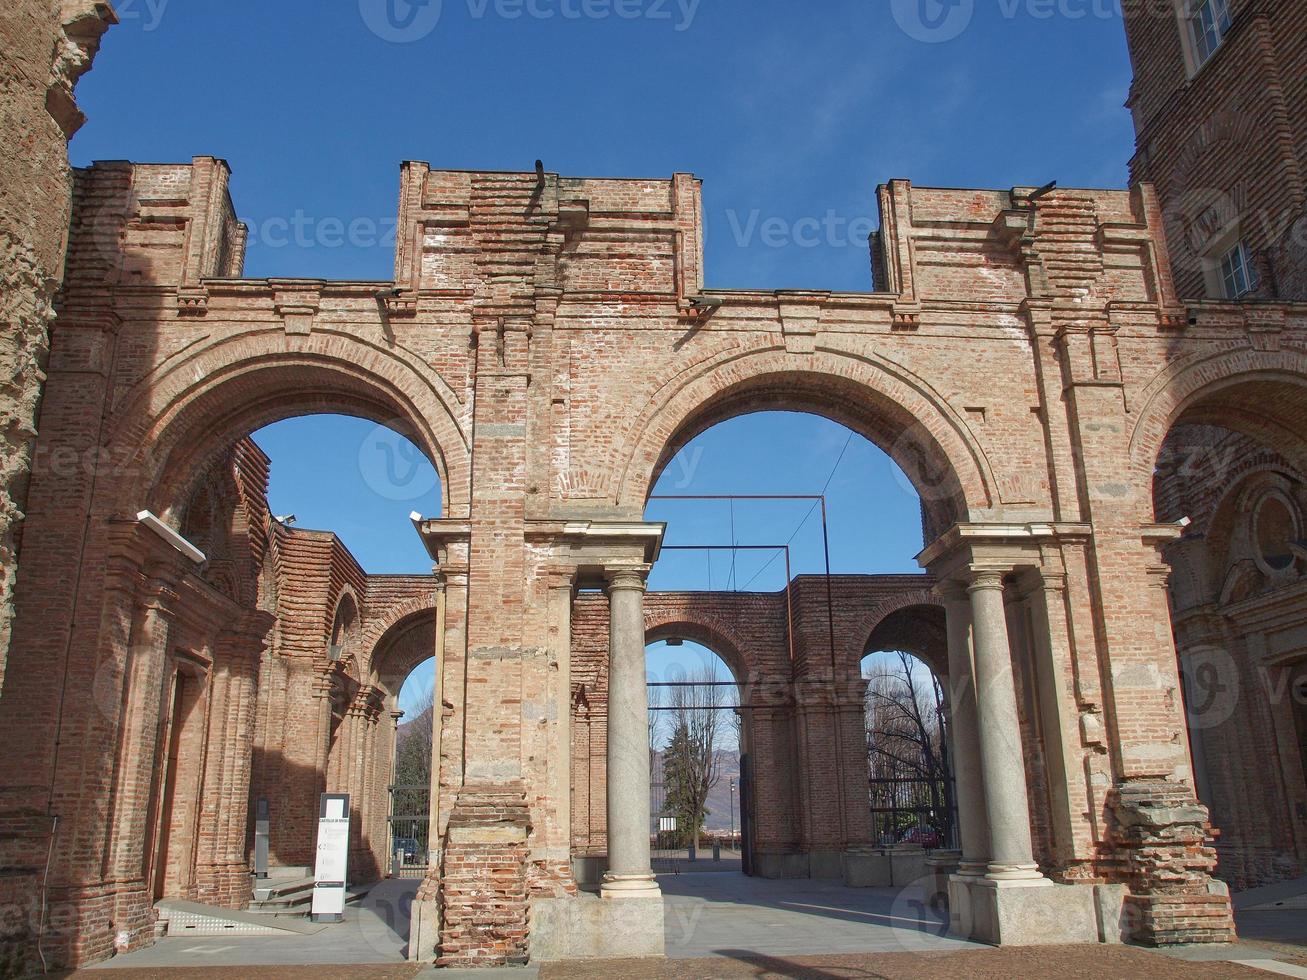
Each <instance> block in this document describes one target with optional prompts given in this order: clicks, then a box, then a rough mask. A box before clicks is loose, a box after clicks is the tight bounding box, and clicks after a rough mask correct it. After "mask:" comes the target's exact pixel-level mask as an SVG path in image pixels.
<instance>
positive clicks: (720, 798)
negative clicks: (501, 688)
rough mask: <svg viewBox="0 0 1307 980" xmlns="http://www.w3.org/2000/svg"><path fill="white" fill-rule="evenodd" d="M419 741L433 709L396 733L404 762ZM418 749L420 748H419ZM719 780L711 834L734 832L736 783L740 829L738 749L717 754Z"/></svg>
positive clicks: (658, 772)
mask: <svg viewBox="0 0 1307 980" xmlns="http://www.w3.org/2000/svg"><path fill="white" fill-rule="evenodd" d="M413 741H416V742H418V744H426V745H430V744H431V709H430V708H428V709H427V710H426V711H424V712H423V713H422V714H420V715H418V716H417V717H416V718H414V719H413V720H411V721H405V722H402V723H401V724H400V726H399V728H398V730H397V731H396V732H395V743H396V744H395V747H396V756H397V757H398V758H400V759H403V758H404V757H405V754H406V753H405V749H406V748H407V746H408V743H409V742H413ZM415 747H416V746H415ZM717 767H718V773H719V776H718V779H717V785H716V786H714V787H713V788H712V790H711V791H709V793H708V819H707V820H706V821H705V826H706V828H707V829H708V830H730V829H731V802H732V797H731V784H730V781H731V780H732V779H734V780H735V797H734V804H735V825H734V826H735V829H736V830H739V829H740V753H739V752H738V751H737V750H735V749H729V750H726V749H723V750H721V751H719V752H718V753H717ZM661 776H662V754H661V753H656V754H655V756H654V763H653V777H654V781H655V782H658V781H660V779H661Z"/></svg>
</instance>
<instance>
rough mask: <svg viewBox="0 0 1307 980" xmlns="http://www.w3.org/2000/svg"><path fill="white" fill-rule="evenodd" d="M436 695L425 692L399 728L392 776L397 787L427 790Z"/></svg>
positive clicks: (429, 775)
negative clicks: (413, 787) (408, 719)
mask: <svg viewBox="0 0 1307 980" xmlns="http://www.w3.org/2000/svg"><path fill="white" fill-rule="evenodd" d="M434 699H435V692H434V691H428V692H426V693H425V694H424V695H423V696H422V697H421V698H420V699H419V700H418V702H417V704H416V705H414V706H413V709H412V710H411V711H409V712H405V714H406V716H407V717H411V718H412V720H411V721H407V722H405V723H404V724H403V725H401V726H400V727H399V731H398V732H396V737H395V776H394V781H395V785H397V786H417V787H426V786H430V784H431V751H432V747H433V746H434V744H435V742H434V738H433V736H432V731H431V724H432V711H433V710H434V708H433V702H434Z"/></svg>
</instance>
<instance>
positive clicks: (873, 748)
mask: <svg viewBox="0 0 1307 980" xmlns="http://www.w3.org/2000/svg"><path fill="white" fill-rule="evenodd" d="M894 656H895V659H894V661H893V662H891V663H889V664H885V663H880V664H877V665H876V667H875V668H874V669H873V670H872V672H871V673H870V674H869V675H868V678H867V696H866V725H867V748H868V750H869V751H868V755H869V759H870V765H871V772H870V776H871V778H872V780H873V785H875V781H877V780H881V781H888V780H908V781H915V782H917V783H918V784H919V786H920V787H921V788H924V789H925V791H926V800H927V801H928V803H927V805H928V807H929V809H930V811H931V812H932V813H934V814H935V824H936V826H935V827H934V829H935V830H937V831H940V832H942V833H943V834H944V836H946V837H947V836H948V834H949V831H950V830H951V824H952V803H951V799H950V796H951V792H952V789H951V785H952V779H951V766H950V759H949V754H948V732H947V722H946V713H945V707H944V689H943V687H942V686H941V685H940V683H939V679H938V678H936V677H935V675H934V674H933V673H929V672H928V671H927V670H926V669H924V665H922V664H921V662H920V661H918V660H917V659H916V658H915V657H913V656H912V655H911V654H907V653H903V652H899V653H897V654H895V655H894ZM889 785H890V791H891V792H897V791H898V786H897V784H889ZM908 796H909V797H913V796H914V794H911V793H909V794H908ZM900 798H902V797H900ZM914 802H915V800H914ZM899 829H900V828H892V830H893V832H895V833H897V831H898V830H899Z"/></svg>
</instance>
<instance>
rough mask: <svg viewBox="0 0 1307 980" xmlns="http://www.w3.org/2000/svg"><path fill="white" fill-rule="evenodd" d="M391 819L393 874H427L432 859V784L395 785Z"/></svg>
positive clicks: (395, 876)
mask: <svg viewBox="0 0 1307 980" xmlns="http://www.w3.org/2000/svg"><path fill="white" fill-rule="evenodd" d="M388 822H389V825H390V850H389V854H390V861H391V869H390V870H391V877H394V878H422V877H425V876H426V873H427V866H428V864H429V861H430V857H429V855H428V854H427V841H428V833H429V828H430V826H431V787H430V786H426V785H424V786H391V787H390V817H389V818H388Z"/></svg>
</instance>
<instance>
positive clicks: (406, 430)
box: [106, 325, 470, 516]
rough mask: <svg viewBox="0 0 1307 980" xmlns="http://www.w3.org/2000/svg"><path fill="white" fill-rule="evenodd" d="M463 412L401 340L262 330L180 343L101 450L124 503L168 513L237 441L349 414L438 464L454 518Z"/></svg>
mask: <svg viewBox="0 0 1307 980" xmlns="http://www.w3.org/2000/svg"><path fill="white" fill-rule="evenodd" d="M458 411H459V409H458V402H457V399H456V398H455V397H454V393H453V392H452V390H451V389H449V387H448V386H447V385H445V384H444V382H443V381H442V380H441V379H440V378H439V376H438V375H437V374H436V373H435V372H434V371H433V370H432V369H431V368H429V367H427V366H426V365H425V364H423V363H422V362H421V361H420V360H419V359H418V358H416V357H415V356H413V355H412V354H410V353H409V352H408V351H406V350H404V349H402V348H400V347H398V346H392V347H383V346H380V345H377V344H374V343H371V342H369V341H367V340H366V339H363V338H360V337H358V336H355V335H352V334H347V333H343V332H340V333H338V332H334V331H331V330H319V331H315V332H314V333H312V334H310V335H308V336H296V337H292V336H288V335H287V334H286V333H285V331H284V329H281V328H280V327H271V328H270V327H267V326H265V325H258V326H256V327H252V328H251V329H249V330H244V331H240V332H237V333H233V334H229V335H226V336H224V337H222V338H221V339H219V340H216V341H214V342H212V343H208V344H203V345H195V346H194V347H191V348H188V349H186V350H183V351H182V352H180V353H178V354H176V355H174V356H173V357H172V358H169V359H168V360H167V361H166V362H165V363H163V364H161V365H160V366H159V367H158V368H156V369H155V371H153V372H152V373H151V374H150V375H148V376H147V377H145V378H144V379H142V380H141V381H140V382H138V383H137V384H136V385H135V386H134V387H133V389H132V391H131V392H130V393H129V394H128V395H127V397H126V398H125V399H124V402H123V404H122V407H121V408H119V409H118V410H117V411H116V412H115V413H114V415H113V416H112V417H111V418H110V419H109V422H108V433H109V434H108V437H107V439H106V445H107V447H108V449H109V453H110V459H111V460H112V461H113V463H114V465H115V467H119V468H121V469H122V470H123V471H124V472H125V473H126V475H127V483H128V486H126V487H124V488H123V489H124V491H125V497H124V499H130V501H131V502H132V506H138V505H137V504H136V503H135V502H136V501H138V500H144V501H148V506H150V508H151V509H153V510H155V511H156V512H157V513H159V514H160V515H164V516H170V515H171V514H172V513H173V512H174V510H175V509H176V508H177V507H178V506H180V505H181V503H182V502H183V501H184V500H185V499H186V498H187V490H188V488H189V486H190V484H191V483H192V482H193V481H194V480H195V479H197V478H198V477H197V474H202V473H203V472H205V470H206V469H207V467H208V466H209V465H210V463H211V462H212V460H213V458H214V457H216V456H217V454H219V453H221V452H223V451H225V450H226V449H228V448H229V447H230V446H231V444H232V443H233V442H235V440H236V439H238V438H240V437H241V436H244V435H247V434H249V433H250V432H252V431H254V430H256V429H258V428H260V427H262V426H264V425H268V424H271V423H272V422H275V421H280V420H282V419H286V418H291V417H295V416H300V415H309V414H316V413H327V412H330V413H339V414H345V415H354V416H358V417H361V418H365V419H369V420H372V421H375V422H377V423H379V424H383V425H387V426H389V427H390V428H393V429H395V430H396V431H398V432H401V433H402V434H403V435H405V436H407V437H408V438H409V439H411V440H412V441H413V442H414V443H415V444H416V445H417V446H418V448H420V449H421V450H422V451H423V452H424V453H425V454H426V455H427V457H428V459H430V460H431V462H432V464H433V465H434V466H435V468H436V472H437V474H438V476H439V479H440V485H441V489H442V506H443V510H444V513H445V514H447V515H459V514H463V513H466V510H467V507H468V496H469V489H468V487H469V482H470V464H469V448H468V442H467V438H466V435H465V433H464V431H463V428H462V426H461V425H460V423H459V421H458V415H457V413H458ZM415 503H416V504H420V503H421V502H420V501H415Z"/></svg>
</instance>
